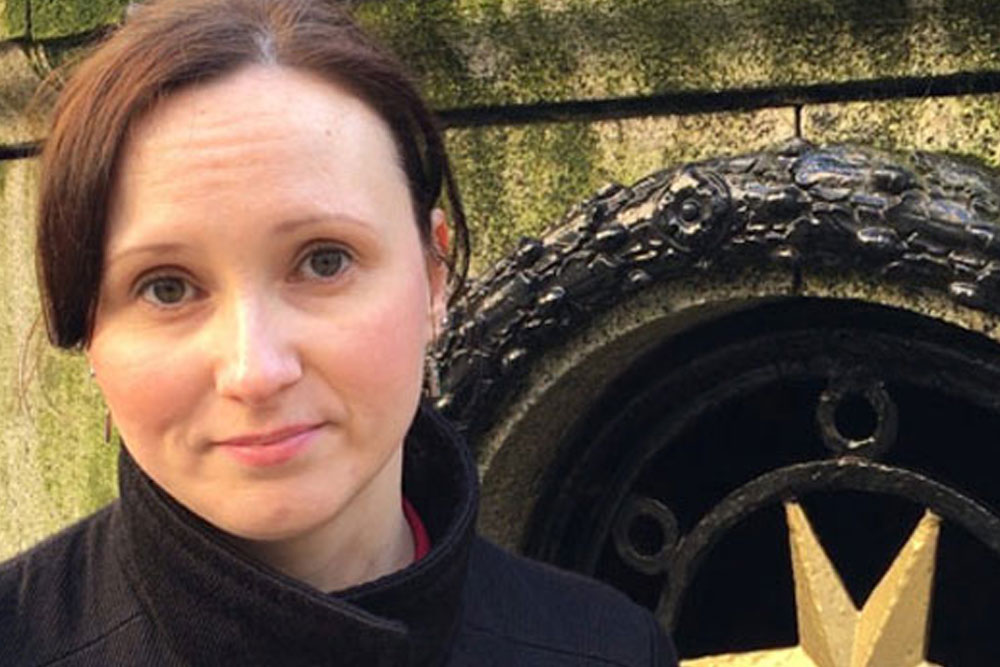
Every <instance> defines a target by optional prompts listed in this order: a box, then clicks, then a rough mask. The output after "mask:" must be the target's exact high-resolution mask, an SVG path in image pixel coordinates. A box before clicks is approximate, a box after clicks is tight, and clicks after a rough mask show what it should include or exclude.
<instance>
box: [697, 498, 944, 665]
mask: <svg viewBox="0 0 1000 667" xmlns="http://www.w3.org/2000/svg"><path fill="white" fill-rule="evenodd" d="M785 516H786V518H787V521H788V541H789V543H790V544H791V551H792V570H793V575H794V578H795V607H796V616H797V618H798V628H799V645H798V646H794V647H792V648H780V649H771V650H764V651H752V652H749V653H730V654H726V655H716V656H706V657H702V658H694V659H691V660H684V661H682V662H681V665H682V666H683V667H710V666H711V667H937V666H935V665H933V664H932V663H929V662H927V661H926V660H925V659H924V656H925V655H926V652H927V627H928V620H929V618H930V599H931V584H932V582H933V580H934V558H935V551H936V549H937V539H938V532H939V528H940V524H941V520H940V519H939V518H938V517H937V516H936V515H935V514H933V513H932V512H930V511H927V512H925V513H924V516H923V518H922V519H921V520H920V523H918V524H917V527H916V528H915V529H914V530H913V534H912V535H910V539H909V540H908V541H907V542H906V544H905V545H903V548H902V549H901V550H900V552H899V554H897V556H896V559H895V560H894V561H893V563H892V565H891V566H890V567H889V570H888V571H887V572H886V573H885V575H884V576H883V577H882V580H881V581H880V582H879V583H878V585H877V586H876V587H875V590H874V591H872V593H871V595H870V596H869V597H868V600H867V601H866V602H865V604H864V606H863V607H862V608H861V610H860V611H859V610H858V609H857V607H855V606H854V602H853V601H852V600H851V597H850V595H849V594H848V593H847V590H846V589H845V588H844V583H843V582H842V581H841V579H840V576H839V575H838V574H837V571H836V570H835V569H834V567H833V564H832V563H831V562H830V558H829V556H827V554H826V552H825V551H824V550H823V547H822V545H820V543H819V540H818V539H816V534H815V533H814V532H813V529H812V526H810V525H809V520H808V519H807V518H806V515H805V513H804V512H803V511H802V508H801V507H800V506H799V505H798V503H786V504H785Z"/></svg>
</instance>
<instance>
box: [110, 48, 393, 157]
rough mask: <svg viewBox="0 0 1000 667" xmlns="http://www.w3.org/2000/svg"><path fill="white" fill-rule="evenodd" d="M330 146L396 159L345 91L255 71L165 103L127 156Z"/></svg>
mask: <svg viewBox="0 0 1000 667" xmlns="http://www.w3.org/2000/svg"><path fill="white" fill-rule="evenodd" d="M324 139H325V140H326V141H324ZM317 142H319V144H317ZM329 142H336V143H337V149H338V150H339V151H359V152H361V151H363V152H371V151H373V150H376V151H378V150H381V151H383V152H389V154H390V156H391V157H393V158H394V157H395V150H394V143H393V139H392V135H391V133H390V131H389V128H388V126H387V125H386V124H385V122H384V121H383V120H382V119H381V118H380V117H379V116H378V114H376V113H375V112H374V111H373V110H371V108H370V107H369V106H368V105H367V104H365V103H364V102H363V101H362V100H360V99H359V98H357V97H356V96H355V95H354V94H352V93H351V92H350V91H349V90H348V89H346V88H345V87H343V86H340V85H338V84H336V83H335V82H332V81H328V80H325V79H322V78H320V77H318V76H316V75H314V74H311V73H309V72H304V71H300V70H296V69H292V68H287V67H281V66H271V65H252V66H248V67H244V68H242V69H239V70H237V71H235V72H233V73H231V74H228V75H226V76H224V77H222V78H220V79H218V80H214V81H210V82H208V83H204V84H199V85H195V86H192V87H189V88H185V89H182V90H180V91H179V92H177V93H174V94H172V95H169V96H167V97H165V98H164V99H163V100H161V101H160V102H159V103H158V104H157V105H156V106H155V107H154V108H153V109H152V110H150V111H149V112H148V113H147V114H145V115H144V116H143V117H141V118H140V119H139V120H138V121H137V122H136V123H135V125H134V126H133V128H132V131H131V132H130V138H129V141H128V142H127V143H126V145H125V147H124V152H125V154H126V156H127V155H129V154H130V153H131V154H133V156H136V154H138V156H143V157H146V155H145V154H152V155H149V156H148V157H153V158H157V157H161V156H162V155H163V152H164V151H198V150H200V151H206V152H208V153H211V152H212V151H216V150H217V151H225V150H233V149H239V148H243V147H246V146H254V145H255V144H267V143H277V144H284V145H287V146H288V148H289V150H298V151H303V149H307V148H309V147H321V146H324V145H325V144H326V143H329Z"/></svg>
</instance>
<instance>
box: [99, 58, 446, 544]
mask: <svg viewBox="0 0 1000 667" xmlns="http://www.w3.org/2000/svg"><path fill="white" fill-rule="evenodd" d="M437 224H441V221H440V220H438V221H437ZM445 277H446V276H445V269H444V268H443V267H442V266H441V265H440V263H439V262H437V261H435V260H432V259H430V255H429V253H427V252H426V251H425V248H424V246H423V244H422V243H421V240H420V235H419V233H418V231H417V228H416V225H415V222H414V213H413V208H412V205H411V199H410V193H409V190H408V188H407V181H406V177H405V175H404V173H403V172H402V170H401V168H400V166H399V160H398V156H397V151H396V148H395V145H394V143H393V140H392V136H391V134H390V133H389V130H388V128H387V127H386V126H385V124H384V123H383V122H382V120H381V119H380V118H379V117H378V116H377V115H376V114H375V113H374V112H373V111H371V110H370V109H369V108H368V107H367V106H366V105H365V104H363V103H362V102H360V101H359V100H358V99H357V98H356V97H354V96H353V95H351V94H350V93H348V92H347V91H346V90H345V89H342V88H340V87H337V86H334V85H332V84H330V83H329V82H327V81H324V80H321V79H319V78H317V77H314V76H312V75H310V74H308V73H304V72H298V71H295V70H290V69H286V68H279V67H264V66H252V67H248V68H245V69H242V70H240V71H238V72H236V73H234V74H231V75H229V76H227V77H226V78H224V79H221V80H219V81H215V82H212V83H208V84H204V85H199V86H196V87H193V88H190V89H187V90H183V91H181V92H179V93H177V94H175V95H172V96H170V97H168V98H166V99H165V100H164V101H163V102H161V103H160V104H159V105H158V106H157V107H156V108H155V109H154V110H153V111H152V112H150V113H149V114H147V115H146V116H145V117H143V118H142V119H141V120H140V121H139V122H138V123H137V124H136V125H135V127H134V128H133V132H132V134H131V135H130V137H129V140H128V142H127V143H126V145H125V147H124V151H123V154H122V159H121V162H120V167H119V172H118V177H117V181H116V185H115V189H114V194H113V197H112V203H111V212H110V217H109V232H108V238H107V248H106V255H105V265H104V277H103V281H102V284H101V291H100V297H99V305H98V309H97V312H96V316H95V327H94V332H93V336H92V338H91V341H90V344H89V348H88V353H87V354H88V357H89V360H90V362H91V365H92V367H93V368H94V370H95V373H96V378H97V382H98V383H99V385H100V387H101V390H102V392H103V393H104V396H105V399H106V400H107V403H108V406H109V408H110V410H111V414H112V417H113V419H114V421H115V424H116V426H117V427H118V429H119V431H120V432H121V435H122V437H123V439H124V442H125V445H126V447H127V448H128V450H129V452H130V453H131V454H132V456H133V457H134V458H135V460H136V461H137V463H138V464H139V466H140V467H141V468H142V469H143V470H144V471H145V472H146V473H147V474H148V475H149V476H150V477H152V478H153V479H154V480H155V481H156V482H157V483H158V484H160V486H162V487H163V488H164V489H166V490H167V491H168V492H169V493H170V494H171V495H172V496H173V497H174V498H176V499H177V500H178V501H180V502H181V503H182V504H183V505H185V506H187V507H188V508H189V509H191V510H192V511H194V512H195V513H197V514H199V515H201V516H202V517H204V518H205V519H207V520H208V521H210V522H211V523H213V524H215V525H216V526H218V527H220V528H222V529H223V530H226V531H228V532H230V533H233V534H235V535H237V536H240V537H244V538H249V539H263V540H274V539H283V538H290V537H296V536H300V535H304V534H306V533H308V531H310V530H312V529H316V528H320V527H321V526H324V525H327V524H329V522H330V521H332V520H334V519H336V517H337V516H338V515H341V514H342V513H343V512H345V510H346V509H348V508H350V507H351V506H352V504H357V503H360V502H362V500H359V499H367V500H365V501H364V502H369V501H371V498H370V497H371V496H372V495H373V494H374V495H378V494H383V495H384V494H385V493H389V492H390V491H391V490H393V489H395V492H396V493H397V494H398V486H399V460H400V455H399V452H400V448H401V444H402V440H403V437H404V434H405V433H406V431H407V428H408V427H409V424H410V422H411V421H412V419H413V415H414V413H415V410H416V406H417V402H418V400H419V395H420V390H421V378H422V367H423V366H422V364H423V356H424V349H425V346H426V344H427V343H428V342H429V338H430V336H431V332H432V321H433V317H434V312H433V311H434V309H435V307H438V308H439V307H440V304H441V299H442V297H443V284H444V280H445ZM396 497H397V498H398V495H397V496H396Z"/></svg>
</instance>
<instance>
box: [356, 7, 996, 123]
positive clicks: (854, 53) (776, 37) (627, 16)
mask: <svg viewBox="0 0 1000 667" xmlns="http://www.w3.org/2000/svg"><path fill="white" fill-rule="evenodd" d="M424 12H426V15H424ZM359 16H361V17H362V19H363V21H364V22H365V23H366V24H367V25H368V26H369V27H371V28H372V29H373V30H374V31H376V32H377V33H379V34H381V35H382V36H383V37H384V38H385V41H387V42H388V43H389V44H391V45H392V46H393V47H394V48H395V49H396V50H397V51H398V52H399V53H400V54H401V55H402V57H403V59H404V60H405V61H406V62H407V63H409V64H410V65H411V66H412V67H413V69H414V70H415V71H416V72H417V73H418V74H419V75H421V76H422V77H423V79H424V81H425V83H426V86H427V89H428V94H429V97H430V98H431V100H432V101H433V103H434V104H435V106H437V107H439V108H450V107H466V106H478V105H489V104H510V103H532V102H538V101H553V100H569V99H583V98H587V99H590V98H602V97H624V96H637V95H640V96H641V95H652V94H662V93H666V92H670V91H680V90H704V89H709V90H719V89H724V88H740V87H753V86H761V85H797V84H810V83H817V82H829V81H846V80H856V79H859V78H879V77H890V76H910V75H918V74H920V75H923V74H943V73H950V72H955V71H964V70H975V69H994V68H996V66H997V65H998V61H1000V56H998V53H997V50H996V48H995V44H996V43H997V34H998V32H1000V14H998V13H997V12H995V11H992V4H991V1H990V0H949V1H948V2H946V3H913V2H906V1H904V0H889V1H887V2H870V1H869V0H845V1H844V2H837V3H831V2H829V1H827V0H732V1H725V2H723V1H722V0H713V1H712V2H694V1H693V0H632V1H630V2H619V1H618V0H559V1H555V0H506V1H501V0H462V1H446V0H400V1H399V2H393V3H375V2H373V3H363V4H362V5H361V7H360V9H359ZM428 24H430V25H431V30H430V31H428V30H427V29H426V28H427V26H428ZM442 54H447V55H448V57H447V58H443V57H442Z"/></svg>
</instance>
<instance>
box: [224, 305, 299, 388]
mask: <svg viewBox="0 0 1000 667" xmlns="http://www.w3.org/2000/svg"><path fill="white" fill-rule="evenodd" d="M218 316H219V319H220V320H221V321H220V323H219V324H220V326H217V327H214V328H213V331H214V333H213V336H212V338H213V340H212V341H211V345H212V346H213V347H214V348H215V356H216V359H217V367H216V369H215V384H216V391H217V392H218V393H219V394H220V395H222V396H225V397H228V398H233V399H236V400H239V401H241V402H244V403H253V404H259V403H264V402H267V401H268V400H270V399H271V398H273V397H274V396H275V395H277V394H279V393H280V392H281V390H282V389H284V388H286V387H288V386H290V385H292V384H294V383H295V382H296V381H297V380H298V379H299V378H300V377H301V376H302V365H301V362H300V359H299V356H298V349H297V346H296V344H295V335H294V331H292V329H291V327H292V326H293V324H292V323H291V322H289V321H288V320H287V319H284V320H283V319H282V318H281V317H280V313H278V312H276V309H275V308H273V307H270V306H269V305H268V304H267V303H266V301H264V300H261V299H255V298H243V299H240V300H238V301H235V302H234V303H233V304H232V305H231V306H230V307H229V308H226V309H225V311H224V312H221V313H219V315H218Z"/></svg>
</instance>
